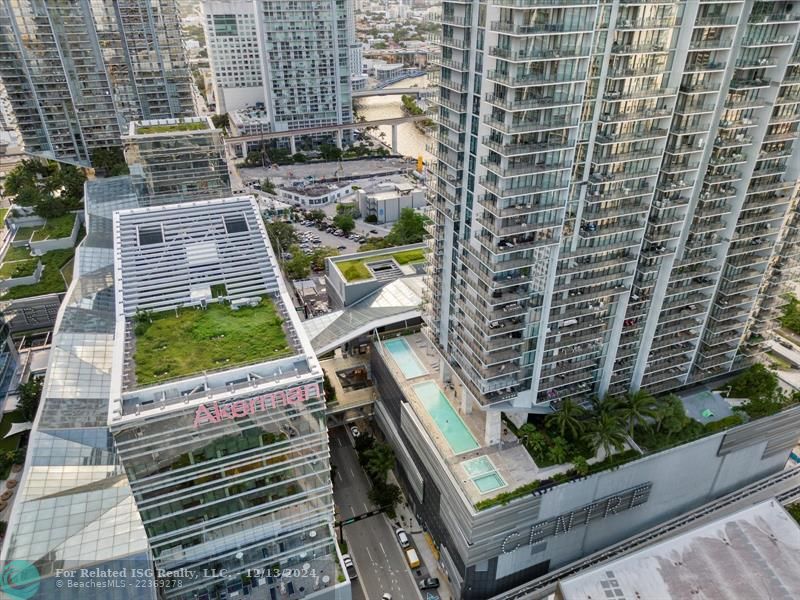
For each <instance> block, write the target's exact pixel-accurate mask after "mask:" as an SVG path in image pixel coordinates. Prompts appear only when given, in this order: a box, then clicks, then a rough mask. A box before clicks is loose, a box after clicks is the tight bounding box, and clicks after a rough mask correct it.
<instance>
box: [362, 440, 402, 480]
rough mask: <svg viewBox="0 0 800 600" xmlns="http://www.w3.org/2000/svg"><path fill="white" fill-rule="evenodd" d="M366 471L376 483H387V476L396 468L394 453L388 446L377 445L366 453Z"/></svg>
mask: <svg viewBox="0 0 800 600" xmlns="http://www.w3.org/2000/svg"><path fill="white" fill-rule="evenodd" d="M364 454H365V456H366V458H367V464H366V467H365V468H366V469H367V472H369V474H370V475H372V477H373V479H375V480H376V481H381V482H383V481H385V480H386V474H387V473H388V472H389V471H390V470H391V469H393V468H394V463H395V459H394V451H393V450H392V448H391V446H389V445H388V444H376V445H375V446H374V447H373V448H371V449H370V450H367V451H366V452H365V453H364Z"/></svg>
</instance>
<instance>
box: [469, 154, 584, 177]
mask: <svg viewBox="0 0 800 600" xmlns="http://www.w3.org/2000/svg"><path fill="white" fill-rule="evenodd" d="M481 164H482V165H483V166H484V167H486V168H487V169H488V170H490V171H492V172H493V173H495V174H497V175H498V176H499V177H502V178H508V177H517V176H520V175H532V174H535V173H547V172H552V171H564V170H566V169H571V168H572V161H571V160H567V159H565V160H562V161H558V162H553V163H550V164H542V163H534V162H531V163H525V164H519V163H515V164H513V165H511V166H506V167H503V166H502V165H501V164H500V163H498V162H496V161H491V160H489V159H488V158H487V157H484V158H482V159H481Z"/></svg>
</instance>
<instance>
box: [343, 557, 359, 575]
mask: <svg viewBox="0 0 800 600" xmlns="http://www.w3.org/2000/svg"><path fill="white" fill-rule="evenodd" d="M342 562H343V563H344V568H345V569H346V570H347V576H348V577H349V578H350V579H358V572H357V571H356V566H355V565H354V564H353V559H352V558H350V555H349V554H342Z"/></svg>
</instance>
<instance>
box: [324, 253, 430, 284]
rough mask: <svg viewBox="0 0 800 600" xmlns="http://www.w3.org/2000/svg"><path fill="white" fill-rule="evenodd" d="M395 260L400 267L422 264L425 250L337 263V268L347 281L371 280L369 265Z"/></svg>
mask: <svg viewBox="0 0 800 600" xmlns="http://www.w3.org/2000/svg"><path fill="white" fill-rule="evenodd" d="M390 258H393V259H395V260H396V261H397V263H398V264H400V265H407V264H409V263H415V262H422V261H424V260H425V249H424V248H416V249H414V250H402V251H400V252H391V253H388V254H381V255H380V256H367V257H364V258H356V259H353V260H344V261H341V262H337V263H336V266H337V267H339V270H340V271H341V272H342V275H344V278H345V279H346V280H347V281H358V280H360V279H371V278H372V273H370V271H369V269H368V268H367V264H370V263H375V262H379V261H381V260H387V259H390Z"/></svg>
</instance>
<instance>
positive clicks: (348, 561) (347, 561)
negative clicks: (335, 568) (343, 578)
mask: <svg viewBox="0 0 800 600" xmlns="http://www.w3.org/2000/svg"><path fill="white" fill-rule="evenodd" d="M342 562H343V563H344V566H345V567H352V566H353V559H352V558H350V555H349V554H342Z"/></svg>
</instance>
